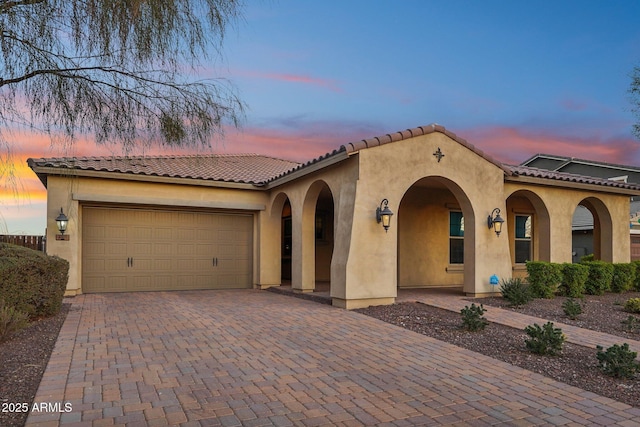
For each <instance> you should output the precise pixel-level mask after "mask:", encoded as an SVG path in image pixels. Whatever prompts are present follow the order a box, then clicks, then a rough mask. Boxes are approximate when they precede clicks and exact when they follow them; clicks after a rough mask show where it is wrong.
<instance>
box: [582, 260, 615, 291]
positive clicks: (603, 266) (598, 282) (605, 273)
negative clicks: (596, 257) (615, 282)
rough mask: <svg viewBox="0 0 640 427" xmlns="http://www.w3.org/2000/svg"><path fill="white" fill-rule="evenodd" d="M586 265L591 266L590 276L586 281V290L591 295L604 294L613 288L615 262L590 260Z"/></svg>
mask: <svg viewBox="0 0 640 427" xmlns="http://www.w3.org/2000/svg"><path fill="white" fill-rule="evenodd" d="M584 265H586V266H587V267H589V277H587V282H586V283H585V292H586V293H587V294H589V295H603V294H604V293H605V292H606V291H608V290H609V289H611V280H612V279H613V264H611V263H608V262H604V261H588V262H585V263H584Z"/></svg>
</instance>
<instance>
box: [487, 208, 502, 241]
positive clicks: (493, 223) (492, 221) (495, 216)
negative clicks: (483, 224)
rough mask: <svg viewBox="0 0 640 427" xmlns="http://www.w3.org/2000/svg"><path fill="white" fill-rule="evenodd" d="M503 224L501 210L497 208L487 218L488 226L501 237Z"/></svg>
mask: <svg viewBox="0 0 640 427" xmlns="http://www.w3.org/2000/svg"><path fill="white" fill-rule="evenodd" d="M502 224H504V219H502V217H501V216H500V209H499V208H495V209H494V210H493V211H492V212H491V215H489V217H488V218H487V225H488V226H489V229H492V228H493V230H494V231H495V232H496V235H497V236H500V233H502Z"/></svg>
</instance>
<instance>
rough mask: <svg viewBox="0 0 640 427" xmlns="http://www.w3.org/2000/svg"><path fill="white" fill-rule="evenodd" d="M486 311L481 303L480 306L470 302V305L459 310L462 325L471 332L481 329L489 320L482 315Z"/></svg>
mask: <svg viewBox="0 0 640 427" xmlns="http://www.w3.org/2000/svg"><path fill="white" fill-rule="evenodd" d="M486 311H487V310H486V309H485V308H484V307H483V305H482V304H480V306H477V305H475V304H471V307H469V306H468V305H467V306H465V307H464V308H463V309H462V310H460V314H461V315H462V327H464V328H465V329H466V330H468V331H471V332H476V331H481V330H483V329H484V328H485V327H486V326H487V325H488V324H489V321H488V320H487V319H486V318H485V317H484V316H483V314H484V313H485V312H486Z"/></svg>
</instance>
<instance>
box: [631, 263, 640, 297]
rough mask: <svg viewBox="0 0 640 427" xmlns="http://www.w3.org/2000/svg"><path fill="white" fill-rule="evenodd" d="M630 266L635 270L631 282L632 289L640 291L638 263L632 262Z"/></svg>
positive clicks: (639, 268) (639, 264)
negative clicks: (634, 275)
mask: <svg viewBox="0 0 640 427" xmlns="http://www.w3.org/2000/svg"><path fill="white" fill-rule="evenodd" d="M631 264H633V265H634V267H635V268H636V277H635V279H634V280H633V289H635V290H636V291H640V261H633V262H632V263H631Z"/></svg>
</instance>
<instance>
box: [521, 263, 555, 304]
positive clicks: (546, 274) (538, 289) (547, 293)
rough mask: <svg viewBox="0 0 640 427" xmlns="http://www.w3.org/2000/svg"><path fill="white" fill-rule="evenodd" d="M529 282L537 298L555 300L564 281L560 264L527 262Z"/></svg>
mask: <svg viewBox="0 0 640 427" xmlns="http://www.w3.org/2000/svg"><path fill="white" fill-rule="evenodd" d="M526 266H527V275H528V278H527V282H529V287H530V289H531V293H532V294H533V296H534V297H535V298H553V297H554V296H555V294H556V291H557V290H558V286H559V285H560V282H561V281H562V271H561V269H560V264H555V263H551V262H542V261H527V263H526Z"/></svg>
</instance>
